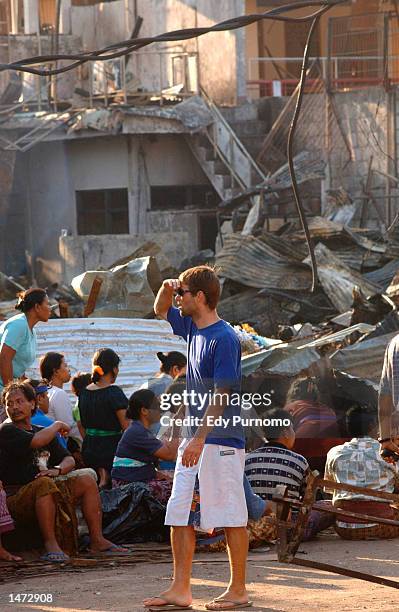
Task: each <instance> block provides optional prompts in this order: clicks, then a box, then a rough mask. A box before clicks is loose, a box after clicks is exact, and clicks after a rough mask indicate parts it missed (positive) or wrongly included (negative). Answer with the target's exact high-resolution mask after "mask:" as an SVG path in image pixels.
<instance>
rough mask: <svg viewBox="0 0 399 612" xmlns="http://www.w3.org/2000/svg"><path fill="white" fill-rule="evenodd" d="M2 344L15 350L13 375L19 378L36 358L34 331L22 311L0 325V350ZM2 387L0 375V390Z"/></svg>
mask: <svg viewBox="0 0 399 612" xmlns="http://www.w3.org/2000/svg"><path fill="white" fill-rule="evenodd" d="M4 344H6V345H7V346H9V347H10V348H12V349H14V351H15V355H14V358H13V360H12V369H13V376H14V378H19V377H20V376H22V374H24V373H25V370H27V368H29V367H30V366H31V365H32V364H33V362H34V361H35V359H36V332H35V330H34V329H32V330H31V329H30V327H29V325H28V320H27V318H26V316H25V315H24V314H23V313H22V314H18V315H16V316H15V317H11V319H8V320H7V321H4V323H2V324H1V325H0V351H1V349H2V348H3V345H4ZM3 387H4V384H3V380H2V378H1V376H0V392H1V391H2V389H3Z"/></svg>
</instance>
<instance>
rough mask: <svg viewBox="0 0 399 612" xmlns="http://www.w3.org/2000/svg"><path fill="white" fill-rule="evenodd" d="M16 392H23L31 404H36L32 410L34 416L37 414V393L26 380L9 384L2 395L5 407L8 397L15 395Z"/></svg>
mask: <svg viewBox="0 0 399 612" xmlns="http://www.w3.org/2000/svg"><path fill="white" fill-rule="evenodd" d="M14 391H22V393H23V394H24V396H25V398H26V399H27V400H28V401H29V402H35V407H34V409H33V410H32V415H33V414H35V412H36V391H35V390H34V388H33V387H32V385H30V384H29V383H28V382H27V381H26V380H24V381H23V382H22V381H13V382H10V383H8V385H6V386H5V387H4V389H3V393H2V394H1V402H2V404H3V405H4V406H5V405H6V397H7V396H8V395H10V393H13V392H14Z"/></svg>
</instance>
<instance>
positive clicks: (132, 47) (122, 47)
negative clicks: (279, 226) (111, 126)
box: [0, 0, 346, 292]
mask: <svg viewBox="0 0 399 612" xmlns="http://www.w3.org/2000/svg"><path fill="white" fill-rule="evenodd" d="M344 2H346V0H319V1H315V0H307V1H300V2H295V3H291V4H287V5H284V6H280V7H278V8H274V9H271V10H269V11H265V12H264V13H254V14H251V15H244V16H241V17H235V18H232V19H227V20H226V21H222V22H220V23H217V24H215V25H213V26H210V27H201V28H188V29H182V30H175V31H172V32H166V33H164V34H160V35H158V36H153V37H146V38H136V39H130V40H125V41H122V42H119V43H116V44H113V45H109V46H107V47H104V48H103V49H100V50H97V51H92V52H89V53H83V54H82V53H79V54H59V53H57V54H54V55H43V56H36V57H31V58H27V59H23V60H19V61H17V62H12V63H9V64H0V72H4V71H6V70H14V71H17V72H28V73H30V74H35V75H38V76H53V75H57V74H62V73H64V72H68V71H69V70H73V69H74V68H77V67H78V66H81V65H82V64H84V63H86V62H89V61H108V60H110V59H115V58H118V57H123V56H126V55H129V54H130V53H134V52H135V51H137V50H138V49H142V48H143V47H146V46H148V45H151V44H153V43H157V42H176V41H181V40H188V39H191V38H198V37H199V36H203V35H204V34H208V33H210V32H223V31H227V30H236V29H238V28H242V27H244V26H248V25H251V24H253V23H257V22H258V21H263V20H267V19H269V20H273V21H283V22H284V21H285V22H297V23H306V22H308V21H311V26H310V28H309V33H308V37H307V41H306V45H305V50H304V54H303V61H302V71H301V79H300V86H299V90H298V98H297V102H296V107H295V112H294V116H293V119H292V122H291V126H290V131H289V136H288V145H287V157H288V164H289V170H290V176H291V181H292V189H293V192H294V197H295V202H296V206H297V209H298V214H299V217H300V220H301V223H302V227H303V230H304V233H305V237H306V242H307V246H308V250H309V254H310V259H311V267H312V287H311V292H314V291H315V288H316V285H317V281H318V277H317V263H316V258H315V254H314V250H313V245H312V241H311V238H310V233H309V227H308V224H307V220H306V214H305V211H304V209H303V206H302V202H301V197H300V193H299V189H298V183H297V180H296V175H295V167H294V161H293V143H294V136H295V130H296V126H297V123H298V119H299V115H300V111H301V106H302V100H303V94H304V90H305V84H306V73H307V68H308V60H309V53H310V43H311V41H312V35H313V33H314V31H315V29H316V27H317V25H318V23H319V20H320V17H321V16H322V15H323V14H324V13H326V12H327V11H328V10H330V9H331V8H332V7H334V6H337V5H340V4H343V3H344ZM311 7H318V10H316V11H315V12H313V13H312V14H310V15H306V16H303V17H289V16H287V15H283V13H287V12H290V11H294V10H297V9H299V8H311ZM59 61H71V62H72V63H70V64H68V65H67V66H63V67H60V68H58V67H56V68H53V69H46V70H45V69H39V68H31V67H30V66H34V65H37V64H48V63H55V64H56V66H57V62H59Z"/></svg>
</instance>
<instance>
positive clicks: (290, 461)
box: [245, 408, 334, 541]
mask: <svg viewBox="0 0 399 612" xmlns="http://www.w3.org/2000/svg"><path fill="white" fill-rule="evenodd" d="M267 418H268V419H269V421H270V422H271V423H272V424H271V425H270V426H269V427H265V428H264V434H265V437H266V439H267V443H266V444H264V445H262V446H261V447H260V448H258V449H256V450H255V451H252V452H250V453H247V455H246V458H245V474H246V476H247V478H248V480H249V482H250V484H251V487H252V489H253V490H254V491H255V493H257V494H258V495H259V496H260V497H262V499H265V500H272V498H273V495H275V493H276V487H277V486H278V485H284V486H285V487H287V496H288V497H292V498H293V499H296V500H300V499H301V497H302V495H303V493H304V490H305V486H306V477H307V475H308V472H309V465H308V462H307V460H306V459H305V457H302V455H299V454H298V453H295V452H294V451H293V450H292V448H293V446H294V444H295V432H294V429H293V427H292V421H291V416H290V414H289V413H288V412H286V411H285V410H282V409H280V408H275V409H273V410H270V411H268V413H267ZM319 503H320V504H321V505H323V503H327V504H328V505H330V503H329V502H319ZM292 518H293V520H295V513H293V517H292ZM333 522H334V519H333V517H332V516H331V515H328V514H326V513H321V512H318V511H317V510H312V511H311V513H310V516H309V519H308V522H307V525H306V528H305V532H304V535H303V538H302V539H303V540H305V541H306V540H310V539H311V538H313V537H314V536H315V535H316V534H317V533H318V532H319V531H322V530H323V529H327V527H329V526H330V525H332V524H333ZM273 536H275V537H276V530H275V529H273V530H272V531H271V530H269V537H270V538H271V539H275V537H273Z"/></svg>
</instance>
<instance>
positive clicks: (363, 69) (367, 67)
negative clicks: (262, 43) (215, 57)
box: [247, 55, 399, 97]
mask: <svg viewBox="0 0 399 612" xmlns="http://www.w3.org/2000/svg"><path fill="white" fill-rule="evenodd" d="M301 63H302V58H301V57H276V58H269V57H252V58H250V59H249V61H248V81H247V87H248V93H249V94H253V93H255V92H256V93H258V94H259V95H260V96H261V97H270V96H289V95H291V94H292V93H293V91H294V90H295V88H296V87H297V85H298V83H299V74H300V68H301ZM315 63H319V66H320V73H321V75H322V78H323V80H324V81H325V83H327V84H328V85H329V87H330V88H331V89H332V90H335V91H346V90H349V89H355V88H361V87H367V86H369V85H382V84H384V85H385V86H388V87H389V86H393V85H397V84H398V83H399V55H390V56H389V58H388V60H387V61H385V60H384V57H383V56H380V55H361V56H357V55H347V56H342V55H341V56H339V57H338V56H336V57H331V58H328V57H318V58H315V57H314V58H310V60H309V65H311V64H315ZM260 74H262V75H265V76H263V77H262V78H260V77H259V75H260ZM314 84H315V79H312V78H309V79H307V90H306V91H308V92H310V91H314Z"/></svg>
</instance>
